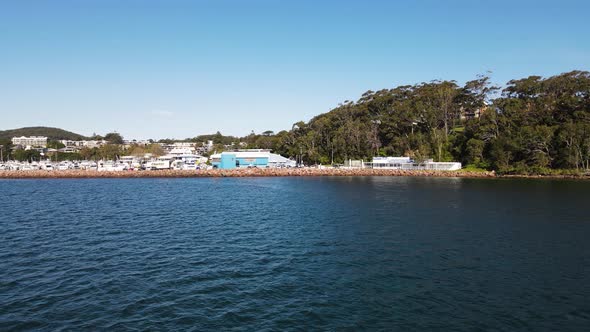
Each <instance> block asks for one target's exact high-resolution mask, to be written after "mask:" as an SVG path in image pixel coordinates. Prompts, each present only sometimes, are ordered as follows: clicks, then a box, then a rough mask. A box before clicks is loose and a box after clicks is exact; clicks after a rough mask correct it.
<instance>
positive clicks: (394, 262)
mask: <svg viewBox="0 0 590 332" xmlns="http://www.w3.org/2000/svg"><path fill="white" fill-rule="evenodd" d="M589 198H590V182H576V181H557V180H492V179H481V180H474V179H430V178H388V177H367V178H219V179H86V180H3V181H0V216H1V221H0V330H29V329H33V330H62V329H63V330H148V329H149V330H194V331H202V330H215V331H221V330H249V331H265V330H268V331H270V330H273V331H282V330H350V331H358V330H400V331H404V330H442V331H453V330H457V331H473V330H495V331H496V330H504V331H515V330H524V331H527V330H534V331H539V330H559V331H576V330H578V331H580V330H588V327H590V300H588V298H590V216H589V214H588V203H589V200H588V199H589Z"/></svg>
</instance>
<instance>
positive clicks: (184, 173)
mask: <svg viewBox="0 0 590 332" xmlns="http://www.w3.org/2000/svg"><path fill="white" fill-rule="evenodd" d="M299 176H309V177H321V176H416V177H447V178H448V177H460V178H526V179H539V178H548V179H550V178H555V179H590V176H574V175H497V174H496V173H495V172H494V171H489V172H471V171H426V170H422V171H408V170H382V169H344V168H324V169H318V168H281V169H278V168H277V169H273V168H248V169H235V170H219V169H211V170H196V171H192V170H190V171H188V170H161V171H118V172H115V171H113V172H99V171H95V170H67V171H57V170H54V171H43V170H35V171H0V179H85V178H199V177H299Z"/></svg>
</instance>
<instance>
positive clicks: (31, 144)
mask: <svg viewBox="0 0 590 332" xmlns="http://www.w3.org/2000/svg"><path fill="white" fill-rule="evenodd" d="M12 145H14V146H20V147H23V148H45V147H47V137H45V136H29V137H27V136H21V137H13V138H12Z"/></svg>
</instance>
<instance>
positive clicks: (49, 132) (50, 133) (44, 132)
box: [0, 127, 88, 140]
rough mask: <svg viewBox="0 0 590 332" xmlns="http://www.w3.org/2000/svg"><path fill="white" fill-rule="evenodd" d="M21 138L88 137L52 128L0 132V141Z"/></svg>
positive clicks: (77, 138)
mask: <svg viewBox="0 0 590 332" xmlns="http://www.w3.org/2000/svg"><path fill="white" fill-rule="evenodd" d="M20 136H46V137H47V138H48V139H49V140H62V139H67V140H84V139H88V138H87V137H85V136H83V135H80V134H76V133H73V132H71V131H67V130H63V129H59V128H52V127H26V128H18V129H10V130H0V139H3V140H6V139H11V138H13V137H20Z"/></svg>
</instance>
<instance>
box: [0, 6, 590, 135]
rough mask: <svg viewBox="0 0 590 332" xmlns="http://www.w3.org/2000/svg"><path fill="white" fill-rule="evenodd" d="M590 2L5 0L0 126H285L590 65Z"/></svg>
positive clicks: (185, 130) (170, 130)
mask: <svg viewBox="0 0 590 332" xmlns="http://www.w3.org/2000/svg"><path fill="white" fill-rule="evenodd" d="M588 13H590V1H567V0H566V1H543V0H539V1H518V0H512V1H477V0H466V1H458V0H457V1H453V0H448V1H440V0H439V1H425V0H424V1H422V0H417V1H393V0H390V1H370V0H365V1H361V0H357V1H347V0H339V1H329V0H327V1H320V0H315V1H307V0H293V1H287V0H284V1H280V0H249V1H246V0H241V1H240V0H235V1H230V0H202V1H199V0H192V1H183V0H135V1H131V0H83V1H82V0H71V1H65V0H52V1H42V0H38V1H29V0H13V1H10V0H0V130H3V129H12V128H19V127H27V126H51V127H59V128H63V129H66V130H70V131H74V132H77V133H80V134H83V135H91V134H93V133H97V134H105V133H107V132H112V131H116V132H119V133H120V134H122V135H123V136H124V137H125V138H129V139H133V138H135V139H147V138H153V139H160V138H177V139H183V138H187V137H194V136H197V135H200V134H209V133H215V132H217V131H220V132H221V133H223V134H226V135H238V136H242V135H247V134H249V133H250V132H252V131H254V132H255V133H261V132H263V131H266V130H273V131H275V132H278V131H280V130H283V129H290V128H291V126H292V124H293V123H295V122H297V121H301V120H303V121H308V120H309V119H311V118H312V117H314V116H316V115H318V114H321V113H325V112H328V111H330V109H332V108H334V107H336V106H338V104H339V103H342V102H343V101H345V100H358V98H359V97H360V96H361V95H362V94H363V93H364V92H365V91H367V90H379V89H383V88H393V87H395V86H398V85H405V84H416V83H420V82H426V81H431V80H434V79H448V80H456V81H457V82H459V83H464V82H466V81H468V80H471V79H474V78H475V77H476V75H478V74H486V73H487V72H488V71H491V74H489V75H491V77H492V80H493V81H494V82H496V83H498V84H500V85H502V84H505V83H506V82H507V81H508V80H510V79H515V78H523V77H527V76H529V75H540V76H544V77H548V76H552V75H556V74H560V73H563V72H567V71H571V70H574V69H578V70H589V69H590V23H588V21H587V16H588Z"/></svg>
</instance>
